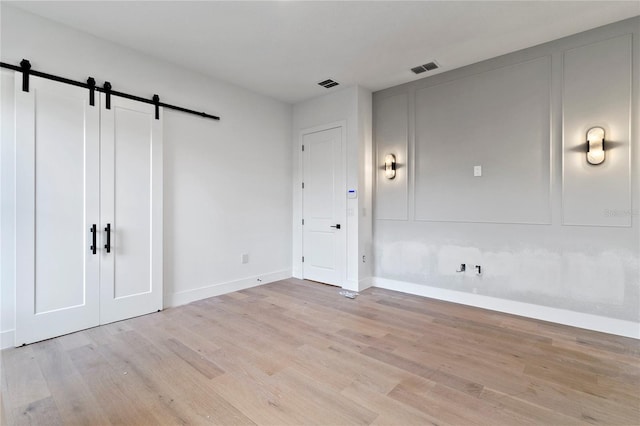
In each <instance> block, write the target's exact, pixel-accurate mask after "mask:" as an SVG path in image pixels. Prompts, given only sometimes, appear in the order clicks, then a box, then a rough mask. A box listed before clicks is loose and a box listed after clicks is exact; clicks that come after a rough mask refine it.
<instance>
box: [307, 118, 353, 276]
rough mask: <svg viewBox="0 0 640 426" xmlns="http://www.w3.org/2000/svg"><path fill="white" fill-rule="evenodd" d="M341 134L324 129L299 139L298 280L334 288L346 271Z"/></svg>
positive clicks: (338, 127) (331, 128)
mask: <svg viewBox="0 0 640 426" xmlns="http://www.w3.org/2000/svg"><path fill="white" fill-rule="evenodd" d="M344 130H345V127H344V125H333V126H325V127H324V128H315V129H309V130H307V131H303V132H302V136H301V139H302V145H303V146H304V150H303V151H302V157H303V161H302V163H303V167H302V169H303V173H302V176H303V182H304V188H303V190H302V200H303V201H302V218H303V220H304V225H303V226H302V230H303V232H302V254H303V257H304V261H303V263H302V276H303V278H305V279H309V280H313V281H319V282H323V283H326V284H333V285H337V286H342V284H343V282H344V279H345V267H346V259H345V257H346V235H347V233H346V218H345V212H346V210H345V209H346V181H345V179H346V177H345V168H344V146H343V141H344V139H345V138H344ZM338 225H339V228H338Z"/></svg>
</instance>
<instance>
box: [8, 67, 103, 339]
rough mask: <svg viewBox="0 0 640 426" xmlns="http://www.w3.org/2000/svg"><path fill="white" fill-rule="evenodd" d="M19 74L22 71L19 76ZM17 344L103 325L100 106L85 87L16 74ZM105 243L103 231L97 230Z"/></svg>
mask: <svg viewBox="0 0 640 426" xmlns="http://www.w3.org/2000/svg"><path fill="white" fill-rule="evenodd" d="M16 75H18V74H16ZM15 106H16V128H15V137H16V334H15V339H16V345H22V344H25V343H31V342H35V341H39V340H43V339H47V338H50V337H53V336H59V335H62V334H66V333H70V332H73V331H76V330H79V329H84V328H89V327H93V326H96V325H98V323H99V312H100V310H99V293H98V291H99V273H100V272H99V268H100V255H99V253H100V251H99V250H97V254H95V255H94V254H92V250H91V245H92V234H91V232H90V229H91V227H92V225H93V224H96V226H97V225H98V221H99V194H100V188H99V185H100V180H99V179H100V162H99V155H100V153H99V149H100V141H99V123H100V109H99V106H98V105H95V106H91V105H90V104H89V93H88V91H87V90H86V89H82V88H79V87H74V86H68V85H62V84H59V83H55V82H51V81H49V80H45V79H41V78H38V77H31V78H30V87H29V92H23V91H22V78H19V77H17V78H15ZM96 244H97V245H99V244H100V235H99V234H98V235H96Z"/></svg>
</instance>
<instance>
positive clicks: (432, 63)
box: [411, 62, 438, 74]
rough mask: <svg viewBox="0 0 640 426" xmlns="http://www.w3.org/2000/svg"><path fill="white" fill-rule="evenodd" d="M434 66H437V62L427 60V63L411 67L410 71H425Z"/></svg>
mask: <svg viewBox="0 0 640 426" xmlns="http://www.w3.org/2000/svg"><path fill="white" fill-rule="evenodd" d="M436 68H438V64H436V63H435V62H429V63H428V64H424V65H418V66H417V67H414V68H411V71H413V73H414V74H421V73H423V72H425V71H431V70H435V69H436Z"/></svg>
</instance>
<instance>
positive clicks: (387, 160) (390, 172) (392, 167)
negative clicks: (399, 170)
mask: <svg viewBox="0 0 640 426" xmlns="http://www.w3.org/2000/svg"><path fill="white" fill-rule="evenodd" d="M384 177H386V178H387V179H393V178H395V177H396V156H395V155H393V154H387V155H385V156H384Z"/></svg>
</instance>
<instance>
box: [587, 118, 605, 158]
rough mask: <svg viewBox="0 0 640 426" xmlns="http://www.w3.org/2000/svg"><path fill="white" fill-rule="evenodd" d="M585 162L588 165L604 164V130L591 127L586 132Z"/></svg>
mask: <svg viewBox="0 0 640 426" xmlns="http://www.w3.org/2000/svg"><path fill="white" fill-rule="evenodd" d="M587 161H588V162H589V164H594V165H596V164H601V163H603V162H604V129H603V128H602V127H592V128H590V129H589V130H587Z"/></svg>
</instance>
